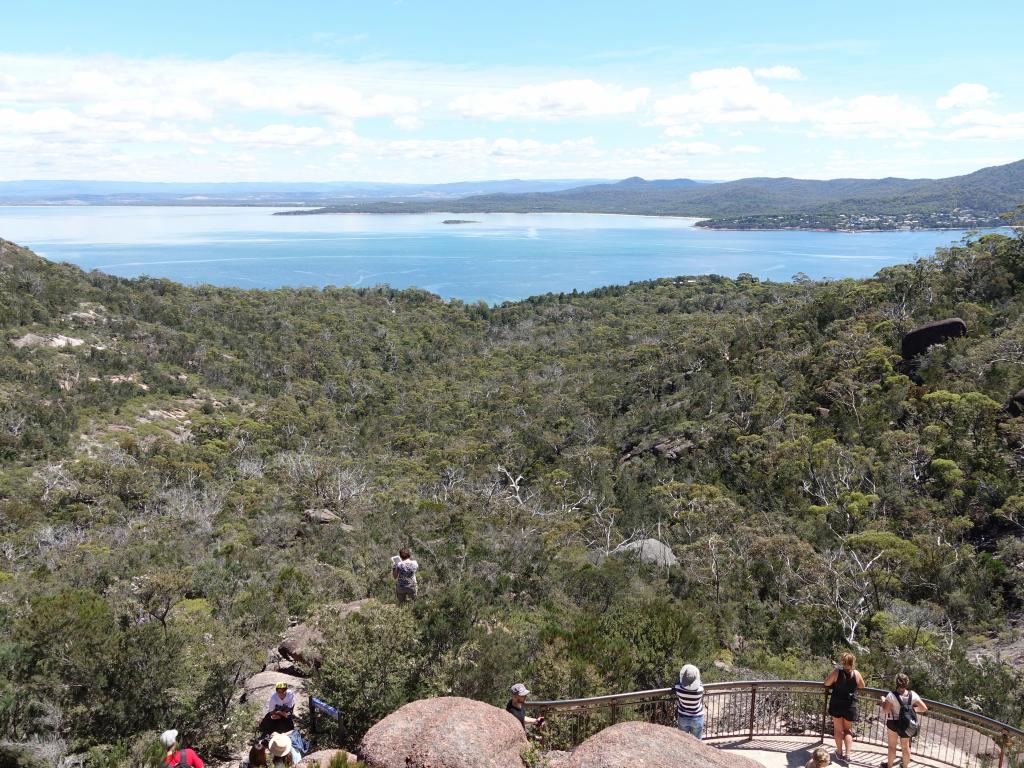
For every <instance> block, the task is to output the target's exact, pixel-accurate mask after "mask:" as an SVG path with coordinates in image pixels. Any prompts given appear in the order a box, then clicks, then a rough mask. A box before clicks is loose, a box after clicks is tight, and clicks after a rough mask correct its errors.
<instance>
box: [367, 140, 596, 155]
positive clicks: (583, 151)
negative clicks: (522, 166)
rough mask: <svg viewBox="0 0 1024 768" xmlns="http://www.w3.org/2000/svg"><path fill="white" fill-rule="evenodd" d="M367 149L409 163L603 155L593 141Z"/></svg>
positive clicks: (401, 144)
mask: <svg viewBox="0 0 1024 768" xmlns="http://www.w3.org/2000/svg"><path fill="white" fill-rule="evenodd" d="M366 149H367V150H368V151H371V152H373V153H375V154H377V155H378V156H380V157H399V158H403V159H407V160H424V159H440V158H450V159H457V160H470V159H481V158H504V159H509V158H516V159H525V158H538V157H560V156H566V155H573V156H576V157H596V156H597V155H599V154H600V152H599V150H598V149H597V146H596V143H595V142H594V140H593V139H592V138H589V137H588V138H584V139H568V140H566V141H560V142H541V141H536V140H534V139H513V138H508V137H503V138H498V139H493V140H488V139H485V138H481V137H477V138H472V139H454V140H443V139H399V140H394V141H383V142H369V143H368V144H367V145H366Z"/></svg>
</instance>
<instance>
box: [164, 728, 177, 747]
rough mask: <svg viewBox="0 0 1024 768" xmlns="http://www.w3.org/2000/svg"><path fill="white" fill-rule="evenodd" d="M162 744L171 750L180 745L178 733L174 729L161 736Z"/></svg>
mask: <svg viewBox="0 0 1024 768" xmlns="http://www.w3.org/2000/svg"><path fill="white" fill-rule="evenodd" d="M160 743H161V744H163V745H164V746H165V747H167V748H168V749H170V748H171V747H173V746H174V745H175V744H177V743H178V732H177V731H176V730H174V729H173V728H172V729H170V730H169V731H164V732H163V733H161V734H160Z"/></svg>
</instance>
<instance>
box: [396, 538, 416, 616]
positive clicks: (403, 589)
mask: <svg viewBox="0 0 1024 768" xmlns="http://www.w3.org/2000/svg"><path fill="white" fill-rule="evenodd" d="M419 568H420V564H419V563H417V562H416V561H415V560H413V559H412V552H410V551H409V550H408V549H407V548H405V547H402V549H400V550H398V555H397V556H395V557H392V558H391V576H392V577H393V578H394V580H395V599H396V600H397V601H398V602H399V603H405V602H409V601H411V600H415V599H416V593H417V589H418V588H417V585H416V571H418V570H419Z"/></svg>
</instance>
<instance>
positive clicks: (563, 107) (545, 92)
mask: <svg viewBox="0 0 1024 768" xmlns="http://www.w3.org/2000/svg"><path fill="white" fill-rule="evenodd" d="M649 95H650V90H649V89H647V88H634V89H631V90H630V89H626V88H622V87H620V86H617V85H610V84H607V83H597V82H594V81H593V80H562V81H559V82H553V83H545V84H543V85H524V86H520V87H519V88H512V89H508V90H500V91H476V92H474V93H468V94H465V95H463V96H459V97H458V98H456V99H454V100H452V101H451V103H450V104H449V105H448V106H449V109H451V111H453V112H455V113H457V114H459V115H462V116H463V117H479V118H485V119H487V120H509V119H521V120H561V119H565V118H571V117H576V118H581V117H598V116H606V115H621V114H630V113H633V112H636V111H637V110H638V109H639V108H640V106H641V105H643V103H644V102H646V101H647V98H648V96H649Z"/></svg>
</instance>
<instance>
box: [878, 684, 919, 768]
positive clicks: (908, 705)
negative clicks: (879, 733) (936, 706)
mask: <svg viewBox="0 0 1024 768" xmlns="http://www.w3.org/2000/svg"><path fill="white" fill-rule="evenodd" d="M895 682H896V685H895V690H893V691H890V692H889V693H887V694H886V695H885V696H883V697H882V699H881V701H882V712H883V713H884V714H885V727H886V729H887V730H888V735H889V757H888V759H887V760H883V761H882V768H893V763H895V762H896V740H897V739H899V742H900V747H901V748H902V751H903V768H910V740H911V739H912V738H914V736H916V735H917V731H918V728H919V723H920V722H921V721H920V719H919V718H918V717H917V714H916V713H919V712H927V711H928V707H927V705H925V703H924V702H923V701H921V697H920V696H918V695H917V694H916V693H914V692H913V691H911V690H909V688H910V678H909V677H907V676H906V675H905V674H903V673H902V672H900V673H899V674H898V675H896V681H895Z"/></svg>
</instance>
